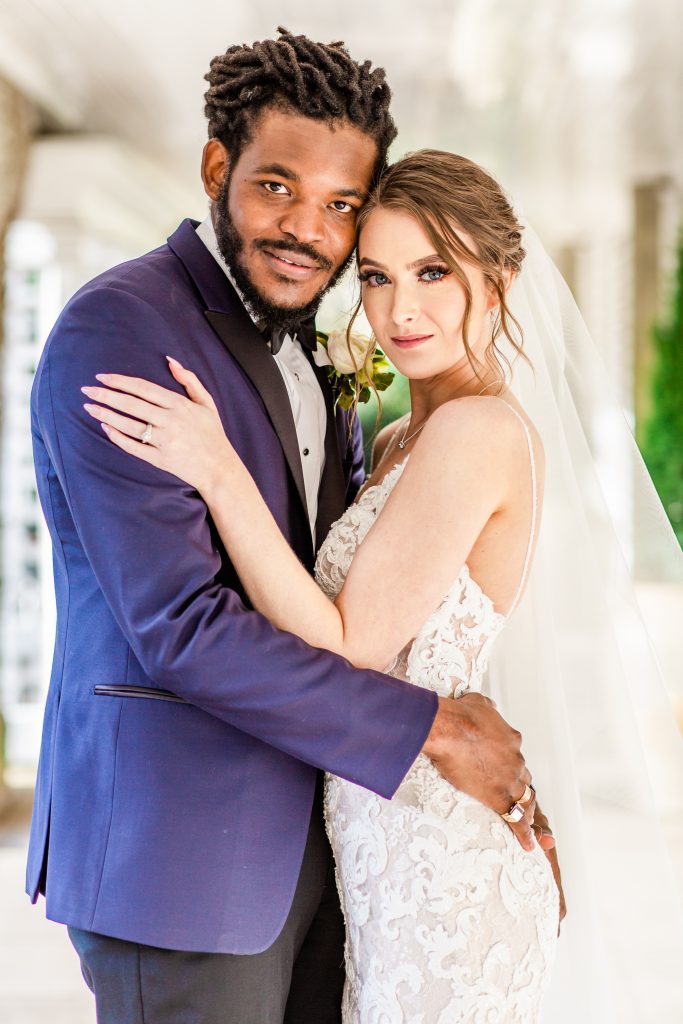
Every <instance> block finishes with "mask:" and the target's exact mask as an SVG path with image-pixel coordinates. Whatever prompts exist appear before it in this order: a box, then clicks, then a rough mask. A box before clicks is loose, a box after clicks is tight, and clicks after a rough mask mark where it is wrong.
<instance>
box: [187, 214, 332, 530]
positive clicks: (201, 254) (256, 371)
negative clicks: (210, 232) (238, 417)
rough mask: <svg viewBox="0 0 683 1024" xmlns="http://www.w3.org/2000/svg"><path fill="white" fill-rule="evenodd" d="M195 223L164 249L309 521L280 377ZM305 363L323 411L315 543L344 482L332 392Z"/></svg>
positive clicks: (317, 370)
mask: <svg viewBox="0 0 683 1024" xmlns="http://www.w3.org/2000/svg"><path fill="white" fill-rule="evenodd" d="M196 228H197V222H196V221H190V220H185V221H183V222H182V224H181V225H180V227H179V228H178V229H177V230H176V231H175V232H174V233H173V235H171V237H170V238H169V239H168V245H169V247H170V248H171V250H172V251H173V252H174V253H175V254H176V256H178V258H179V259H180V260H181V261H182V263H183V264H184V266H185V269H186V271H187V273H188V274H189V276H190V278H191V280H192V281H193V283H194V286H195V288H196V289H197V292H198V294H199V296H200V301H202V303H203V305H204V309H205V316H206V318H207V320H208V322H209V323H210V324H211V326H212V328H213V329H214V331H215V332H216V334H217V335H218V337H219V338H220V339H221V341H222V342H223V344H224V345H225V347H226V348H227V349H228V351H229V352H230V354H231V355H232V356H233V357H234V359H236V360H237V362H238V363H239V365H240V367H241V368H242V370H243V371H244V373H245V374H246V375H247V377H248V378H249V380H250V381H251V383H252V384H253V386H254V387H255V388H256V391H257V392H258V394H259V395H260V397H261V400H262V401H263V404H264V406H265V408H266V411H267V413H268V416H269V418H270V421H271V423H272V425H273V428H274V429H275V432H276V433H277V435H278V438H279V440H280V444H281V445H282V450H283V452H284V455H285V458H286V460H287V464H288V466H289V469H290V471H291V474H292V479H293V480H294V483H295V485H296V490H297V493H298V495H299V499H300V501H301V506H302V510H303V512H304V514H305V515H306V518H307V519H308V505H307V502H306V490H305V487H304V474H303V469H302V467H301V456H300V454H299V442H298V438H297V435H296V428H295V426H294V417H293V415H292V407H291V405H290V402H289V395H288V394H287V388H286V385H285V382H284V380H283V379H282V374H281V373H280V371H279V369H278V368H277V366H276V365H275V360H274V359H273V357H272V355H271V354H270V352H269V350H268V348H267V346H266V344H265V342H264V341H263V338H261V336H260V335H259V332H258V330H257V329H256V327H255V326H254V324H253V322H252V320H251V317H250V316H249V314H248V313H247V311H246V310H245V308H244V305H243V304H242V302H241V301H240V299H239V296H238V295H237V293H236V292H235V290H234V288H233V287H232V285H231V284H230V282H229V281H228V279H227V277H226V276H225V274H224V272H223V271H222V270H221V268H220V267H219V266H218V264H217V263H216V261H215V259H214V257H213V256H212V255H211V253H210V252H209V250H208V249H207V247H206V246H205V245H204V243H203V242H202V240H201V239H200V238H199V236H198V235H197V232H196ZM309 358H310V362H311V365H312V367H313V370H314V372H315V374H316V376H317V378H318V382H319V384H320V387H321V390H322V393H323V396H324V399H325V406H326V408H327V426H326V430H325V467H324V470H323V475H322V480H321V482H320V491H319V493H318V516H317V519H316V538H317V542H318V544H320V542H321V541H322V540H324V538H325V537H326V536H327V533H328V531H329V528H330V526H331V525H332V523H333V522H334V521H335V519H338V518H339V516H340V515H341V514H342V512H343V511H344V508H345V505H346V481H345V478H344V471H343V468H342V462H341V454H340V445H339V441H338V437H337V423H336V417H335V411H334V400H333V395H332V388H331V387H330V384H329V381H328V380H327V374H326V371H325V369H324V368H323V367H320V366H317V365H316V364H315V363H314V362H313V359H312V357H310V354H309Z"/></svg>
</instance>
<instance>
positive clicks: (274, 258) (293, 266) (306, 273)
mask: <svg viewBox="0 0 683 1024" xmlns="http://www.w3.org/2000/svg"><path fill="white" fill-rule="evenodd" d="M261 253H262V254H263V256H264V257H265V260H266V263H267V264H268V265H269V266H270V267H271V269H273V270H274V271H275V272H276V273H277V274H278V276H279V277H290V278H292V279H293V280H296V281H306V280H308V279H309V278H311V277H313V276H314V275H315V274H317V273H318V272H319V271H320V266H319V265H318V264H317V263H313V262H312V261H311V260H310V259H307V258H306V257H305V256H299V255H298V254H297V253H289V252H280V251H277V250H273V251H271V250H270V249H261Z"/></svg>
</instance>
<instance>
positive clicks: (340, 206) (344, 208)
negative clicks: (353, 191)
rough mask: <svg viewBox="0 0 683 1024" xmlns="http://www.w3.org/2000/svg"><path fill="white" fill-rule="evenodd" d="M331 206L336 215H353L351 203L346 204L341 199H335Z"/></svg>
mask: <svg viewBox="0 0 683 1024" xmlns="http://www.w3.org/2000/svg"><path fill="white" fill-rule="evenodd" d="M331 205H332V207H333V209H335V210H336V211H337V213H353V211H354V207H353V206H352V205H351V203H346V202H344V200H343V199H336V200H335V201H334V202H333V203H332V204H331Z"/></svg>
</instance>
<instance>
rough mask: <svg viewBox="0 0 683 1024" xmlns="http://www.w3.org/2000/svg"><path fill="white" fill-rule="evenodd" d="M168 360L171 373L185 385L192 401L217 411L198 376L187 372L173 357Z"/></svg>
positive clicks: (189, 371)
mask: <svg viewBox="0 0 683 1024" xmlns="http://www.w3.org/2000/svg"><path fill="white" fill-rule="evenodd" d="M166 359H167V360H168V366H169V369H170V371H171V373H172V374H173V376H174V377H175V379H176V380H177V381H178V383H179V384H182V385H183V387H184V388H185V390H186V391H187V393H188V395H189V396H190V398H191V399H192V401H193V402H197V403H198V404H199V405H205V406H206V407H207V408H208V409H215V408H216V403H215V402H214V400H213V398H212V397H211V395H210V393H209V392H208V391H207V390H206V388H205V387H204V385H203V384H202V382H201V381H200V379H199V377H198V376H197V374H196V373H193V372H192V370H187V369H186V368H185V367H184V366H183V365H182V364H181V363H179V362H178V360H177V359H174V358H173V356H166Z"/></svg>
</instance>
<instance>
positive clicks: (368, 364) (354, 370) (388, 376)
mask: <svg viewBox="0 0 683 1024" xmlns="http://www.w3.org/2000/svg"><path fill="white" fill-rule="evenodd" d="M316 337H317V341H318V345H317V348H316V349H315V351H314V352H313V360H314V362H315V363H316V365H317V366H324V367H326V368H327V379H328V380H329V381H330V383H331V385H332V388H333V390H334V393H335V401H336V404H337V405H340V406H341V408H342V409H350V408H351V406H352V405H353V403H354V402H356V401H358V402H368V401H369V400H370V396H371V395H372V392H373V390H375V391H386V389H387V388H388V387H389V385H390V384H391V382H392V380H393V379H394V377H395V373H394V371H393V370H392V369H391V364H390V363H389V362H388V360H387V358H386V356H385V355H384V353H383V352H382V350H381V349H379V348H377V347H376V346H375V345H374V344H373V342H372V339H371V338H366V337H364V336H363V335H361V334H351V336H350V337H349V338H347V332H346V329H345V328H344V329H342V330H338V331H330V333H329V334H325V332H324V331H316Z"/></svg>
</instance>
